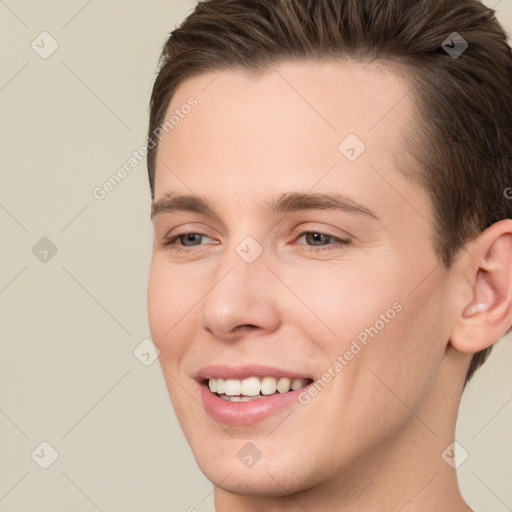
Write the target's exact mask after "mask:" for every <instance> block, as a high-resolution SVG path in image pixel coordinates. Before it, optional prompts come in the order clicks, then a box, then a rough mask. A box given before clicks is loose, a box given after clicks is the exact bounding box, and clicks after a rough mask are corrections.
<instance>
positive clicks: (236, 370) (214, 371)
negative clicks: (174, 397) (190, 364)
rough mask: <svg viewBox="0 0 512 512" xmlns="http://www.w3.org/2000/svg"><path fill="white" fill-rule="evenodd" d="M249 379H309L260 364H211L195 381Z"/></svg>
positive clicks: (199, 373) (295, 372)
mask: <svg viewBox="0 0 512 512" xmlns="http://www.w3.org/2000/svg"><path fill="white" fill-rule="evenodd" d="M249 377H274V378H276V379H279V378H281V377H288V378H290V379H292V380H293V379H311V377H310V376H309V375H306V374H305V373H304V372H297V371H294V370H286V369H283V368H276V367H275V366H267V365H260V364H247V365H241V366H229V365H224V364H213V365H208V366H204V367H203V368H201V369H200V370H199V372H198V373H197V375H196V380H197V381H199V382H203V381H204V380H206V379H210V378H212V379H237V380H243V379H247V378H249Z"/></svg>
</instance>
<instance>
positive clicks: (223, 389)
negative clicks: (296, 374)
mask: <svg viewBox="0 0 512 512" xmlns="http://www.w3.org/2000/svg"><path fill="white" fill-rule="evenodd" d="M312 382H313V380H312V379H291V378H288V377H281V378H279V379H276V378H275V377H249V378H247V379H243V380H239V379H221V378H218V379H216V378H209V379H206V380H205V384H206V385H207V386H208V387H209V388H210V391H211V392H212V393H214V394H215V395H217V396H218V397H219V398H221V399H222V400H227V401H229V402H250V401H252V400H261V399H263V398H265V397H266V396H271V395H275V394H278V393H280V394H284V393H288V392H290V391H297V390H299V389H302V388H303V387H306V386H308V385H309V384H311V383H312Z"/></svg>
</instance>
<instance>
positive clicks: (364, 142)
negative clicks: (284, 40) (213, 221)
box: [155, 61, 419, 201]
mask: <svg viewBox="0 0 512 512" xmlns="http://www.w3.org/2000/svg"><path fill="white" fill-rule="evenodd" d="M411 89H412V85H411V81H409V80H408V79H407V75H406V74H405V73H403V72H398V68H397V67H396V66H394V65H391V64H388V63H385V62H380V63H361V62H349V61H308V62H295V61H294V62H283V63H279V64H276V65H274V66H270V67H269V68H268V69H266V70H265V71H264V72H262V73H258V74H256V73H252V74H249V73H248V72H247V71H245V70H242V69H225V70H223V71H214V72H208V73H204V74H201V75H198V76H194V77H192V78H190V79H187V80H185V81H184V82H183V83H181V85H180V86H179V87H178V89H177V91H176V92H175V94H174V96H173V98H172V101H171V103H170V105H169V108H168V110H167V113H166V116H165V119H166V120H167V119H169V118H170V116H171V115H173V113H174V114H176V113H178V114H181V115H180V116H179V117H180V120H179V123H178V124H176V125H175V126H173V128H172V129H171V130H170V131H169V132H168V133H164V135H163V138H162V140H161V141H160V143H159V149H158V155H157V161H156V177H155V198H158V197H159V196H161V195H162V194H164V193H167V192H169V190H170V189H180V190H181V191H183V192H185V191H186V192H190V190H186V189H187V188H193V189H195V190H193V191H196V190H197V193H201V194H204V193H207V192H208V190H212V191H213V190H217V191H218V190H219V187H218V184H219V183H220V182H222V183H224V184H225V185H226V186H227V187H229V188H230V189H232V190H233V191H234V192H236V191H238V192H242V189H243V190H245V191H246V190H247V189H251V190H256V189H258V187H260V186H261V184H262V183H265V184H266V185H267V186H269V185H270V186H271V187H272V188H274V189H275V190H280V191H285V190H288V189H293V188H296V187H297V186H299V187H302V188H305V189H310V188H311V187H314V186H315V187H316V188H317V189H321V188H322V187H324V188H326V189H329V188H332V187H333V186H335V187H337V188H340V187H341V188H345V189H346V190H347V191H348V192H349V193H350V194H351V195H352V196H355V197H356V196H359V197H363V196H367V197H368V199H369V200H370V201H373V200H374V199H377V197H376V196H377V195H378V194H379V193H380V192H379V190H376V189H375V187H376V185H377V186H382V185H384V186H385V184H383V183H382V176H380V177H378V175H379V174H383V175H384V176H385V175H389V173H395V174H397V170H398V168H399V167H403V165H402V164H403V162H406V161H409V159H408V158H407V148H406V147H404V144H403V142H402V135H403V134H404V133H405V132H406V131H407V130H408V129H409V128H410V127H411V126H413V124H414V118H415V115H416V113H415V104H414V101H413V99H412V97H411V96H412V95H411V94H410V92H411ZM191 97H193V98H195V100H196V101H197V105H196V106H195V107H194V108H193V109H189V108H186V109H182V108H183V106H184V105H186V104H187V103H188V102H189V101H190V98H191ZM187 112H188V113H187ZM175 118H176V116H175ZM345 141H347V142H345ZM352 147H353V149H354V150H355V153H356V156H357V154H358V153H360V152H361V155H360V156H359V157H358V158H357V159H355V160H352V159H351V158H347V156H348V157H353V156H354V151H352ZM346 150H348V153H347V152H346ZM399 162H400V165H399V164H398V163H399ZM170 168H172V170H173V172H172V173H170V172H169V169H170ZM333 168H335V172H328V171H329V170H330V169H331V170H332V169H333ZM406 171H408V170H406ZM323 175H328V176H327V177H326V178H325V179H324V178H322V176H323ZM179 176H181V177H183V178H186V183H185V182H184V181H183V179H180V178H179ZM395 178H397V176H394V178H393V179H395ZM392 181H393V180H392ZM316 183H318V185H315V184H316ZM184 185H185V187H184ZM387 186H388V187H389V185H387ZM198 189H201V190H200V191H199V190H198ZM318 191H321V190H318ZM415 193H416V194H418V193H419V191H418V190H416V191H415ZM381 199H382V198H381Z"/></svg>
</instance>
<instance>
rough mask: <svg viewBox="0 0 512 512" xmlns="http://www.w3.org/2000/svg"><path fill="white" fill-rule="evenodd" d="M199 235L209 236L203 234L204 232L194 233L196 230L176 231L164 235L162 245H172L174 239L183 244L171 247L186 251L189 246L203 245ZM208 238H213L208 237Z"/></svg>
mask: <svg viewBox="0 0 512 512" xmlns="http://www.w3.org/2000/svg"><path fill="white" fill-rule="evenodd" d="M201 237H206V238H210V237H209V236H208V235H205V234H204V233H196V232H192V231H190V232H186V233H178V234H176V235H171V236H167V237H165V241H164V242H163V245H167V246H173V245H174V244H175V242H176V241H178V240H179V242H180V243H183V245H176V246H175V247H173V249H174V250H176V251H187V250H188V248H189V247H195V246H197V245H204V244H201ZM210 240H213V239H212V238H210Z"/></svg>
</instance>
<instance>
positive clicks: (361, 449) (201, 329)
mask: <svg viewBox="0 0 512 512" xmlns="http://www.w3.org/2000/svg"><path fill="white" fill-rule="evenodd" d="M410 87H411V85H410V84H408V83H406V82H405V81H404V80H400V79H399V78H398V77H397V75H395V74H393V73H391V72H389V71H385V70H384V69H383V68H378V67H377V66H376V65H375V64H374V65H370V64H367V65H363V64H357V63H353V64H349V63H340V62H337V63H335V62H330V63H318V62H317V63H301V64H299V63H286V64H280V65H279V66H278V67H276V68H275V69H271V70H269V71H268V73H265V74H264V75H261V76H258V77H254V76H253V77H251V76H249V75H247V74H246V73H244V72H242V71H234V70H226V71H224V72H222V73H220V74H218V73H209V74H204V75H201V76H198V77H195V78H192V79H190V80H188V81H186V82H184V83H183V84H182V85H181V87H180V88H179V89H178V91H177V92H176V94H175V96H174V97H173V99H172V102H171V105H170V107H169V110H168V113H167V115H166V120H167V119H168V118H169V117H170V115H171V114H172V112H173V111H175V110H176V109H180V108H181V106H182V105H184V104H186V103H187V100H188V99H189V98H190V97H191V96H193V97H195V98H196V99H197V102H198V104H197V106H196V107H195V108H193V109H192V110H191V112H190V113H189V114H188V115H186V116H183V119H180V122H179V124H177V125H176V126H175V127H174V129H173V130H171V131H170V132H169V134H167V135H165V136H164V137H163V139H162V140H161V142H160V144H159V151H158V158H157V165H156V180H155V203H156V202H158V201H160V200H162V199H164V198H165V197H166V196H167V195H168V194H174V195H176V196H178V195H191V196H193V197H195V198H196V199H197V197H201V198H202V199H204V201H205V202H206V203H207V205H208V206H209V208H210V210H209V211H208V210H207V211H205V212H195V211H182V210H180V209H173V210H172V211H171V210H165V209H163V210H159V212H160V213H158V214H157V215H156V216H155V218H154V222H155V244H154V253H153V259H152V264H151V271H150V277H149V286H148V308H149V321H150V328H151V334H152V337H153V341H154V342H155V344H156V345H157V346H158V347H159V349H160V351H161V355H160V363H161V365H162V368H163V370H164V377H165V380H166V383H167V387H168V391H169V394H170V396H171V399H172V403H173V405H174V408H175V411H176V414H177V417H178V419H179V422H180V424H181V427H182V429H183V431H184V433H185V435H186V437H187V439H188V441H189V443H190V445H191V448H192V450H193V452H194V455H195V457H196V460H197V461H198V464H199V466H200V467H201V469H202V470H203V472H204V473H205V474H206V476H207V477H208V478H209V479H210V480H211V481H213V482H214V483H216V484H217V485H220V486H221V487H222V488H224V489H228V490H231V491H235V492H240V493H254V494H259V493H261V494H267V495H272V494H274V495H281V494H288V493H291V492H296V491H298V490H303V489H307V488H310V487H313V486H315V485H316V484H319V483H320V482H325V481H328V480H329V479H332V478H335V477H336V476H337V475H338V476H339V475H343V474H345V475H349V474H354V472H356V471H361V472H362V471H363V470H364V469H365V468H364V467H365V464H366V463H365V462H364V461H372V464H373V467H374V468H376V467H378V462H379V460H380V461H382V460H386V458H387V460H389V457H390V454H389V453H386V451H391V450H394V455H395V456H397V457H398V456H400V453H399V450H400V445H401V440H403V438H404V436H411V437H414V436H417V435H418V433H419V435H420V436H421V435H423V436H425V439H430V437H429V436H431V433H429V432H428V431H427V430H426V427H425V425H423V424H422V422H420V421H418V418H422V420H424V421H423V422H424V423H428V418H431V417H432V411H433V410H434V409H433V407H432V404H435V403H436V401H441V399H442V397H440V396H438V395H439V389H438V387H437V386H436V384H435V382H436V374H437V372H438V370H439V368H440V366H441V365H442V363H443V358H444V356H445V350H446V343H447V340H448V338H449V335H450V312H449V308H448V307H447V304H449V301H450V298H449V293H448V292H447V289H448V288H449V287H448V283H449V278H450V275H447V274H446V273H444V272H443V271H442V270H441V268H440V265H439V262H438V260H437V258H436V256H435V254H434V251H433V248H432V234H433V232H434V229H435V228H434V227H433V221H432V212H431V206H430V203H429V200H428V198H427V195H426V192H425V191H424V190H423V189H421V188H420V187H419V186H417V185H416V184H414V183H413V182H412V181H408V180H407V179H406V178H404V176H403V175H402V174H400V172H399V171H398V168H397V164H396V160H398V157H399V156H400V155H404V154H406V153H407V150H408V148H407V147H403V145H401V142H400V137H401V135H402V134H403V133H404V130H405V124H406V123H411V124H414V119H415V113H414V103H413V100H412V99H411V97H410V96H409V95H408V94H407V92H408V90H409V89H410ZM189 110H190V109H186V111H187V112H188V111H189ZM350 134H354V135H355V136H357V139H356V138H355V137H354V136H352V135H350ZM349 136H350V137H349ZM347 137H349V138H348V139H347ZM358 139H359V140H358ZM343 141H345V142H343ZM361 142H362V143H364V145H365V146H366V148H365V150H364V151H363V149H364V148H363V146H362V144H361ZM340 144H341V146H340ZM407 170H408V169H406V171H407ZM292 194H310V195H313V194H314V195H322V194H326V195H337V197H338V198H341V200H342V201H344V203H343V204H344V206H343V205H342V207H341V208H331V209H318V208H315V207H314V206H315V205H314V204H311V203H309V204H307V206H308V208H307V209H301V208H299V206H301V204H302V206H304V205H305V203H304V202H303V203H299V202H297V201H295V202H293V201H292V200H290V199H287V202H286V204H285V205H284V206H288V207H287V208H281V209H277V211H274V210H272V209H271V208H270V207H269V204H270V203H274V204H277V203H279V199H282V198H283V195H292ZM318 197H319V196H318ZM185 233H191V234H190V235H189V236H181V237H178V238H176V239H175V241H174V242H173V243H172V244H170V245H164V242H165V239H166V237H167V238H169V239H172V237H173V236H176V235H184V234H185ZM194 233H195V235H194ZM210 377H211V378H215V384H212V385H214V386H216V388H215V389H219V390H220V391H221V392H222V391H224V392H225V393H224V396H223V397H220V396H218V394H217V393H213V392H211V391H210V390H209V389H208V382H207V379H208V378H210ZM251 377H257V378H258V379H259V380H262V379H263V378H264V377H267V378H266V379H265V381H264V383H263V384H264V385H263V388H264V393H270V394H268V395H267V394H263V395H262V394H258V396H253V397H252V398H243V397H242V398H241V397H240V396H238V395H239V394H240V392H241V391H246V392H247V395H250V394H254V393H260V388H258V387H257V386H258V382H259V381H258V380H255V379H250V380H248V381H247V382H245V383H242V384H239V381H243V380H244V379H246V378H251ZM273 378H274V379H275V380H274V379H273ZM287 378H289V380H287ZM219 379H224V380H229V381H232V382H229V383H227V384H226V383H224V384H223V381H222V380H219ZM300 379H303V380H302V381H301V380H300ZM293 380H295V381H296V382H295V384H294V386H293V387H296V386H300V385H302V386H304V385H306V387H303V388H302V389H297V390H293V389H292V390H290V391H288V392H286V389H287V385H290V384H291V382H293ZM290 381H291V382H290ZM318 381H319V382H318ZM276 385H278V386H279V389H280V390H279V391H276V392H275V393H272V390H273V389H274V388H275V386H276ZM219 386H220V388H219ZM267 386H268V387H267ZM313 388H315V390H316V391H315V390H314V389H313ZM255 390H256V391H255ZM281 391H282V392H281ZM226 393H228V394H230V396H231V398H229V397H228V396H226ZM232 395H233V396H232ZM234 395H236V396H234ZM240 400H242V401H240ZM411 411H413V414H411ZM421 429H423V431H422V430H421ZM426 442H427V441H426ZM368 463H369V462H368ZM351 472H352V473H351Z"/></svg>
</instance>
